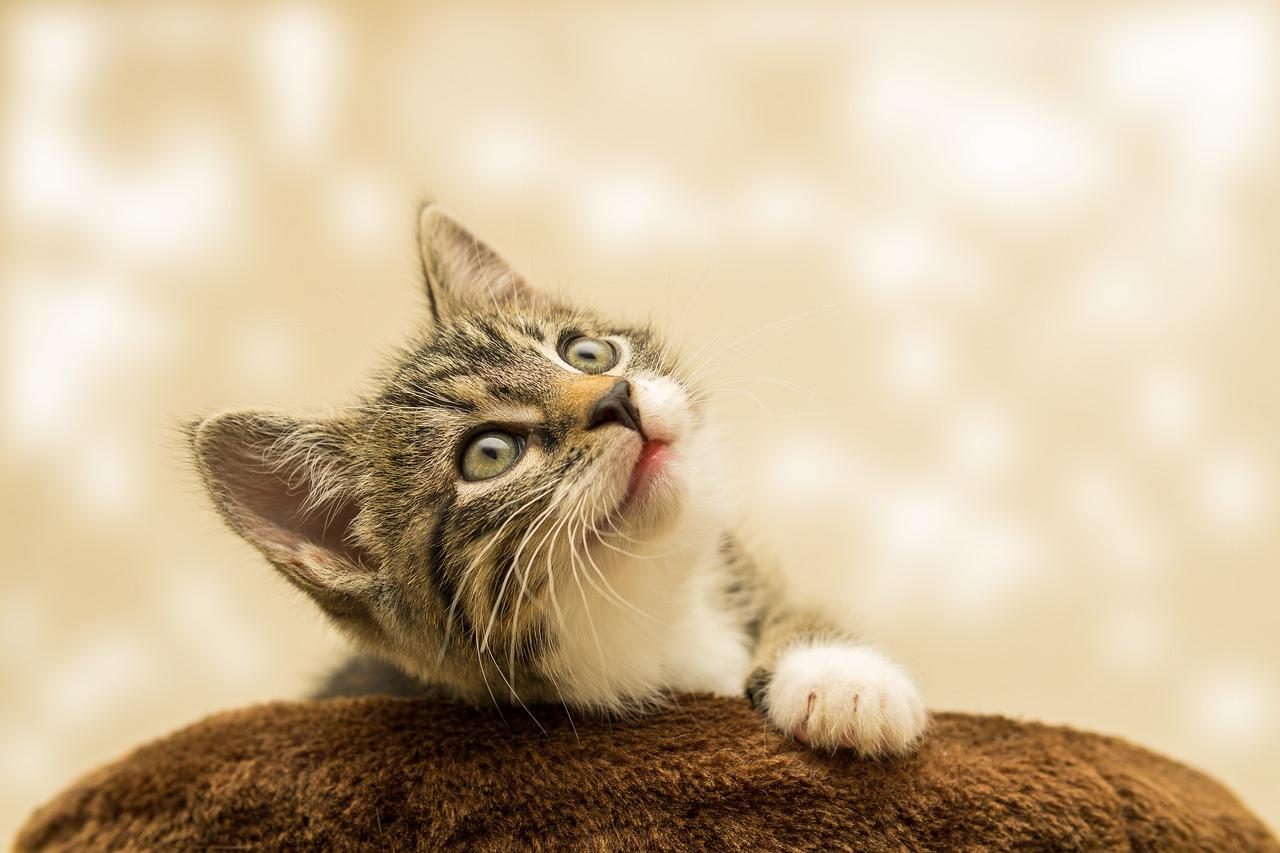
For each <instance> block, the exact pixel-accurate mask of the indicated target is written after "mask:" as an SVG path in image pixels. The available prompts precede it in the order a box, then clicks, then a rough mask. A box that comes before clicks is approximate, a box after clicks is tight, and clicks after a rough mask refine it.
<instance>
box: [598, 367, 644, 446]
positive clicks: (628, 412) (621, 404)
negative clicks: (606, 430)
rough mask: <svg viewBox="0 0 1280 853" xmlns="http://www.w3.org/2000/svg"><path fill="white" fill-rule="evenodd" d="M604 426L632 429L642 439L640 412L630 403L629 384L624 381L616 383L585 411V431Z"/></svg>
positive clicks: (620, 380)
mask: <svg viewBox="0 0 1280 853" xmlns="http://www.w3.org/2000/svg"><path fill="white" fill-rule="evenodd" d="M605 424H618V425H620V426H624V427H626V428H627V429H633V430H635V431H636V432H638V433H640V437H641V438H643V437H644V430H642V429H641V428H640V410H639V409H637V408H636V404H635V403H633V402H632V401H631V383H630V382H628V381H627V380H625V379H619V380H618V381H617V382H615V383H613V385H612V386H611V387H610V388H609V390H608V391H606V392H604V396H602V397H601V398H600V399H599V400H596V401H595V402H594V403H593V404H592V405H591V408H590V409H589V410H588V411H587V429H589V430H592V429H595V428H596V427H601V426H604V425H605Z"/></svg>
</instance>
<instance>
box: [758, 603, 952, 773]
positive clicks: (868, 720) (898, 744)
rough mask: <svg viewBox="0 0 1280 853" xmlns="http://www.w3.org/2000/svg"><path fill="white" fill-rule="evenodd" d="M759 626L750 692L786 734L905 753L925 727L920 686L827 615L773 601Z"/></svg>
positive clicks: (826, 745)
mask: <svg viewBox="0 0 1280 853" xmlns="http://www.w3.org/2000/svg"><path fill="white" fill-rule="evenodd" d="M758 631H759V639H758V642H757V645H756V649H755V654H754V656H753V659H752V672H751V675H750V676H749V677H748V679H747V686H746V692H747V696H748V698H750V700H751V702H752V704H753V705H754V706H755V707H756V708H758V709H759V710H760V711H761V712H763V713H764V714H765V715H766V716H767V717H768V718H769V721H770V722H772V723H773V724H774V725H775V726H777V727H778V728H779V729H781V730H782V731H783V732H785V733H786V734H788V735H791V736H792V737H794V738H795V739H796V740H798V741H800V742H801V743H804V744H807V745H809V746H811V747H813V748H814V749H827V750H835V749H837V748H841V747H845V748H849V749H853V750H856V751H857V752H858V753H860V754H862V755H869V756H873V755H901V754H904V753H906V752H909V751H910V750H911V749H912V748H913V747H914V746H915V745H916V743H917V742H918V741H919V740H920V737H921V736H922V735H923V734H924V731H925V728H926V727H927V725H928V715H927V713H926V712H925V708H924V704H923V703H922V702H921V700H920V694H919V693H918V692H917V691H916V688H915V685H914V684H913V683H912V682H911V679H910V678H909V677H908V676H907V674H906V673H905V672H903V671H902V669H901V668H900V667H899V666H898V665H897V664H895V663H894V662H893V661H891V660H889V659H888V658H887V657H885V656H884V655H883V654H881V653H880V652H878V651H876V650H875V649H874V648H872V647H870V646H865V645H860V644H859V643H857V642H856V641H855V640H854V639H853V638H852V637H850V636H849V635H848V634H845V633H844V632H842V631H841V630H839V629H838V628H835V627H834V626H832V625H831V624H830V623H829V622H828V621H826V620H824V619H823V618H822V617H820V616H817V615H815V614H812V613H805V612H803V611H795V610H790V609H785V608H779V607H777V606H776V605H775V606H774V607H772V608H771V607H770V606H769V604H768V603H767V602H766V603H765V605H764V609H763V612H762V613H761V616H760V621H759V622H758Z"/></svg>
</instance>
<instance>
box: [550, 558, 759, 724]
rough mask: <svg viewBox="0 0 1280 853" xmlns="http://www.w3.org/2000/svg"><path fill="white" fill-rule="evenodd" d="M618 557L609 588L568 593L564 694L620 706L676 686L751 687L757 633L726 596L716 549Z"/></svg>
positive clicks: (560, 661)
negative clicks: (751, 635)
mask: <svg viewBox="0 0 1280 853" xmlns="http://www.w3.org/2000/svg"><path fill="white" fill-rule="evenodd" d="M609 563H610V565H609V566H608V569H607V572H608V586H607V587H606V586H605V585H604V584H601V583H599V582H597V584H596V585H595V586H592V585H591V584H586V583H583V584H582V585H581V586H576V585H575V584H573V582H569V584H568V585H569V587H570V588H569V589H567V590H561V591H560V593H559V595H560V600H561V610H562V612H563V615H564V618H565V623H566V628H567V630H566V631H564V632H563V634H562V638H563V639H562V643H561V646H560V651H559V654H558V655H557V656H556V662H555V666H554V669H555V670H556V672H555V674H554V678H555V680H556V682H558V684H559V686H560V689H561V691H562V694H563V698H564V699H565V701H567V702H570V703H572V704H576V705H579V706H590V707H598V708H608V709H613V710H619V709H625V708H626V707H628V706H634V705H643V704H645V703H646V702H647V701H650V700H652V699H653V698H654V697H656V696H659V695H661V694H662V693H664V692H668V691H676V692H682V691H690V692H711V693H717V694H720V695H727V696H734V695H740V694H741V693H742V689H743V684H744V681H745V678H746V675H747V669H748V666H749V662H750V649H749V641H748V638H747V636H746V634H745V632H744V631H743V629H742V627H741V625H740V624H739V623H738V620H737V619H736V618H735V615H734V614H733V613H732V612H730V611H729V610H728V608H726V607H725V605H724V602H723V600H722V594H721V593H720V591H719V586H720V583H721V579H720V577H719V564H718V556H717V554H716V553H715V549H714V548H712V547H703V548H699V549H697V550H694V551H691V549H688V548H685V549H680V550H677V551H674V552H670V553H667V554H660V555H657V556H654V557H650V558H648V559H629V558H626V557H621V556H620V557H619V558H618V559H616V560H610V561H609ZM615 593H616V595H615Z"/></svg>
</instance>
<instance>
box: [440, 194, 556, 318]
mask: <svg viewBox="0 0 1280 853" xmlns="http://www.w3.org/2000/svg"><path fill="white" fill-rule="evenodd" d="M418 252H419V254H420V256H421V259H422V275H423V278H425V279H426V284H427V296H428V297H429V298H430V300H431V315H432V317H434V318H435V319H436V320H437V321H438V320H441V319H444V318H446V317H448V316H449V315H450V314H451V313H454V312H456V311H459V310H463V309H465V308H466V307H467V306H474V307H478V308H484V307H486V306H487V307H493V306H499V307H500V306H503V305H505V304H507V303H511V302H514V301H517V300H519V299H521V298H522V297H525V296H528V295H529V294H530V293H531V292H532V291H531V288H530V287H529V284H528V282H526V281H525V279H524V277H523V276H521V275H520V274H519V273H518V272H516V271H515V270H514V269H512V268H511V265H510V264H508V263H507V262H506V261H505V260H503V259H502V256H501V255H499V254H498V253H497V252H495V251H494V250H493V249H491V248H489V246H488V245H487V244H485V243H484V242H482V241H481V240H480V239H478V238H477V237H476V236H475V235H474V234H472V233H471V232H470V231H468V230H467V229H466V227H465V226H463V225H462V224H461V223H460V222H458V220H457V219H455V218H454V217H453V214H451V213H449V211H447V210H445V209H444V208H443V207H441V206H440V205H438V204H435V203H432V202H428V203H427V204H424V205H423V206H422V209H421V210H419V211H418Z"/></svg>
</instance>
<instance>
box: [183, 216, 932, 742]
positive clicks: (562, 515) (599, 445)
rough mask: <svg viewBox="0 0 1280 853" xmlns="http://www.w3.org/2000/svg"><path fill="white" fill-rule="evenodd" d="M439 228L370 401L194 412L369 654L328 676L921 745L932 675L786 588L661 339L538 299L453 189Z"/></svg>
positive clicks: (213, 460) (811, 738) (243, 514)
mask: <svg viewBox="0 0 1280 853" xmlns="http://www.w3.org/2000/svg"><path fill="white" fill-rule="evenodd" d="M419 243H420V246H419V249H420V252H421V262H422V269H423V273H424V277H425V279H426V286H427V295H428V297H429V299H430V304H431V317H430V323H429V324H427V327H426V328H425V330H424V331H423V332H422V333H421V335H420V337H419V338H418V339H417V340H415V341H414V342H413V343H411V344H410V345H409V346H408V347H407V348H405V349H404V350H403V351H402V352H400V353H399V355H398V357H397V358H396V359H395V360H394V363H392V364H391V365H390V367H389V369H387V370H386V371H385V372H384V374H383V376H382V377H381V380H380V385H379V387H380V390H379V391H378V392H377V393H376V394H375V395H374V396H372V397H370V398H368V399H367V400H366V401H365V402H364V403H363V404H361V405H358V406H354V407H349V408H343V409H339V410H338V411H337V412H336V413H334V414H332V415H329V416H326V417H312V418H304V417H298V416H294V415H289V414H284V413H280V412H274V411H231V412H226V413H222V414H217V415H213V416H211V417H209V418H207V419H205V420H204V421H202V422H200V423H198V424H194V425H193V426H192V427H191V429H190V440H191V445H192V448H193V450H194V455H195V458H196V461H197V465H198V468H199V471H200V474H201V475H202V478H203V480H204V482H205V484H206V485H207V487H208V490H209V492H210V494H211V495H212V498H213V500H214V502H215V503H216V505H217V508H218V510H219V511H220V512H221V513H222V515H223V517H224V518H225V519H226V521H227V523H228V524H229V525H230V526H231V527H232V528H233V529H234V530H235V531H236V532H237V533H239V534H240V535H241V536H243V537H244V538H245V539H246V540H248V541H249V542H250V543H252V544H253V545H254V546H256V547H257V548H258V549H259V550H260V551H261V552H262V553H263V555H264V556H265V557H266V558H267V560H269V561H270V562H271V564H272V565H273V566H275V568H276V569H277V570H279V572H280V573H281V574H283V575H284V577H285V578H287V579H288V580H289V581H290V582H292V583H293V584H294V585H295V586H297V587H299V588H300V589H302V590H303V591H304V592H306V593H307V594H308V595H310V596H311V597H312V598H313V599H314V600H315V602H316V603H317V604H318V605H319V606H320V607H321V609H323V610H324V612H325V613H326V614H328V616H329V618H330V619H331V620H332V621H333V623H334V624H336V625H337V626H338V627H339V628H340V629H341V630H342V631H343V632H344V633H345V634H346V635H347V636H348V637H350V639H351V640H352V641H354V644H355V645H356V646H357V647H358V648H359V649H360V650H361V651H362V652H364V655H365V656H364V657H363V658H361V659H359V660H358V661H357V662H356V663H354V664H352V665H350V666H349V667H348V668H347V669H346V671H345V672H343V673H341V674H340V677H339V679H338V681H336V682H335V684H334V685H331V687H330V689H329V690H327V691H326V693H327V694H329V695H332V694H335V693H341V692H350V686H351V685H352V684H355V683H362V685H363V686H358V687H357V688H356V690H355V692H381V691H383V690H395V691H400V692H403V691H405V690H406V689H415V688H417V687H419V686H423V689H431V690H433V691H434V692H437V693H443V694H446V695H448V696H451V697H454V698H457V699H460V700H464V701H466V702H472V703H478V704H489V703H533V702H554V703H564V704H565V705H566V706H567V707H570V708H574V709H581V710H587V711H599V712H605V713H626V712H633V711H637V710H643V709H644V708H645V707H647V706H651V705H654V704H655V703H658V702H659V701H660V700H661V699H662V698H663V697H664V696H666V695H667V694H670V693H675V692H682V691H709V692H712V693H717V694H722V695H742V694H743V693H744V692H745V694H746V696H747V697H749V699H750V700H751V702H752V703H753V704H754V705H755V706H756V707H757V708H758V709H760V711H761V712H763V713H764V714H765V715H766V716H767V717H768V719H769V720H770V721H771V722H772V723H773V725H774V726H776V727H777V728H778V729H780V730H782V731H783V732H785V733H787V734H788V735H791V736H792V737H794V738H796V739H797V740H799V741H801V742H803V743H806V744H809V745H811V746H812V747H814V748H822V749H836V748H839V747H846V748H851V749H853V750H856V751H858V752H859V753H862V754H866V755H880V754H900V753H903V752H905V751H908V750H909V749H910V748H911V747H912V746H913V745H914V744H915V743H916V742H917V741H918V739H919V738H920V737H921V735H922V733H923V732H924V730H925V727H926V724H927V716H926V713H925V710H924V707H923V705H922V704H921V701H920V698H919V696H918V694H917V692H916V689H915V687H914V685H913V684H912V682H911V681H910V679H909V678H908V677H907V676H906V675H905V674H904V673H903V672H902V670H901V669H899V668H898V667H897V666H896V665H895V664H893V663H892V662H890V661H889V660H888V659H886V658H885V657H884V656H883V655H881V654H880V653H879V652H877V651H876V650H874V649H872V648H870V647H868V646H864V645H859V644H858V643H857V642H856V641H855V640H854V639H853V638H852V637H851V636H850V635H849V634H848V633H846V632H845V631H844V630H842V629H841V628H840V627H837V626H836V625H834V624H831V623H830V622H828V621H827V620H825V619H824V618H822V617H820V616H817V615H815V614H812V613H807V612H803V611H800V610H796V609H792V608H790V607H788V606H787V605H786V604H785V603H784V601H785V597H784V593H783V590H782V589H781V588H780V586H779V582H778V579H777V577H776V575H775V574H774V572H773V570H772V569H771V568H770V567H769V566H766V565H763V564H762V563H761V562H759V561H757V559H756V558H755V557H754V556H753V555H752V554H751V553H750V551H749V550H747V549H746V548H745V547H744V546H743V545H742V543H741V541H740V539H739V538H738V536H737V535H736V534H735V532H734V530H733V527H732V523H731V520H730V519H729V518H728V517H727V511H726V509H725V506H726V500H725V491H726V488H727V487H726V485H725V473H726V472H725V466H724V465H723V464H722V461H721V460H720V459H719V458H718V457H717V450H718V449H719V442H718V441H717V439H716V434H715V432H714V431H713V430H712V428H711V426H710V425H709V424H708V423H707V422H706V413H705V410H704V408H703V405H702V403H701V397H700V396H699V395H698V394H697V393H696V392H695V391H694V390H693V387H692V382H691V377H690V376H689V374H688V373H687V372H686V369H685V367H684V366H683V365H682V364H681V363H680V362H679V360H678V359H677V358H676V357H675V356H674V355H673V354H672V353H671V351H670V350H669V349H667V348H666V346H664V344H663V343H662V342H661V341H660V339H659V338H658V337H657V336H656V334H655V332H654V331H653V330H652V329H651V328H648V327H633V326H628V325H621V324H618V323H615V322H612V321H610V320H607V319H605V318H602V317H599V316H597V315H595V314H592V313H590V312H587V311H584V310H582V309H579V308H577V307H571V306H568V305H565V304H563V303H561V302H558V301H556V300H554V299H552V298H550V297H548V296H546V295H544V294H542V293H539V292H538V291H536V290H535V289H533V288H532V287H531V286H530V285H529V283H528V282H527V281H526V280H525V279H524V278H522V277H521V276H520V275H519V274H518V273H516V272H515V271H514V270H512V269H511V268H510V267H509V266H508V265H507V264H506V263H505V262H504V261H503V260H502V259H501V258H500V257H499V256H498V255H497V254H496V253H495V252H494V251H493V250H492V249H490V248H489V247H488V246H487V245H485V244H484V243H482V242H480V241H479V240H477V239H476V238H475V237H474V236H472V235H471V234H470V233H469V232H468V231H467V230H466V229H465V228H464V227H463V226H462V225H460V224H459V223H458V222H457V221H456V220H455V219H454V218H452V216H451V215H450V214H449V213H447V212H446V211H444V210H443V209H441V208H440V207H439V206H434V205H428V206H427V207H425V208H424V209H423V210H422V212H421V214H420V219H419ZM371 660H374V661H382V662H385V663H384V664H382V668H383V670H385V672H383V673H382V674H383V675H389V676H391V677H392V678H393V679H394V680H395V682H396V683H391V682H387V681H386V680H385V679H380V678H379V673H378V671H377V669H378V667H377V666H376V665H373V666H372V668H371V665H370V664H369V663H368V662H369V661H371ZM387 664H389V665H390V666H387Z"/></svg>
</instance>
